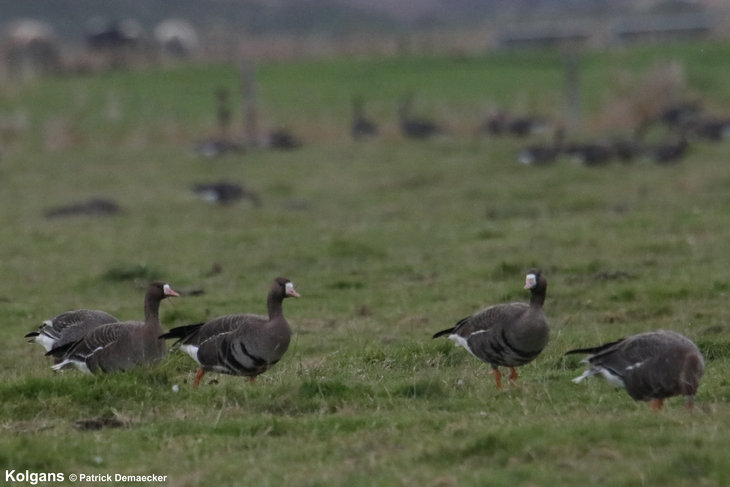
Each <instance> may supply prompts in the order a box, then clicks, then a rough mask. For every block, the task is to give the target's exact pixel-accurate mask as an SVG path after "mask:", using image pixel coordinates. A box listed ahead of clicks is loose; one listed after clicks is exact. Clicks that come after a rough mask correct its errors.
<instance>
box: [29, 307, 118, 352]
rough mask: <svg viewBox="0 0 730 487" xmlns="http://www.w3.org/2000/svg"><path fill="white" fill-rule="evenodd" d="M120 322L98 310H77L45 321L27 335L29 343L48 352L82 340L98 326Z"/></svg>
mask: <svg viewBox="0 0 730 487" xmlns="http://www.w3.org/2000/svg"><path fill="white" fill-rule="evenodd" d="M117 321H119V320H118V319H117V318H116V317H115V316H112V315H110V314H109V313H107V312H106V311H101V310H97V309H77V310H73V311H66V312H65V313H61V314H60V315H58V316H55V317H53V318H50V319H48V320H45V321H44V322H43V323H41V325H40V326H39V327H38V331H32V332H30V333H28V334H26V335H25V338H28V339H29V340H28V342H29V343H33V342H35V343H38V344H40V345H41V346H42V347H43V348H45V349H46V352H49V351H50V350H52V349H54V348H56V347H60V346H63V345H66V344H68V343H73V342H76V341H78V340H81V339H82V338H83V337H84V335H86V334H87V333H88V332H89V331H91V330H93V329H94V328H96V327H97V326H100V325H104V324H106V323H115V322H117Z"/></svg>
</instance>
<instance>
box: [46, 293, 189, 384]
mask: <svg viewBox="0 0 730 487" xmlns="http://www.w3.org/2000/svg"><path fill="white" fill-rule="evenodd" d="M170 296H179V294H178V293H177V292H175V291H173V290H172V288H171V287H170V285H169V284H167V283H164V282H153V283H151V284H150V285H149V287H148V288H147V293H146V294H145V298H144V316H145V321H144V322H142V321H122V322H117V323H108V324H105V325H101V326H98V327H96V328H94V329H93V330H91V331H90V332H88V333H87V334H86V335H84V337H83V338H81V339H80V340H78V341H76V342H71V343H68V344H66V345H63V346H59V347H55V348H53V349H51V350H50V351H49V352H48V353H47V354H46V355H52V356H53V357H55V358H57V359H59V362H58V363H57V364H56V365H54V366H53V369H54V370H60V369H62V368H63V367H65V366H66V365H74V366H76V368H78V369H79V370H82V371H84V372H90V373H91V372H97V371H100V372H117V371H123V370H127V369H130V368H132V367H134V366H136V365H142V364H147V363H152V362H156V361H158V360H160V359H161V358H163V357H164V356H165V352H166V348H165V342H164V340H160V339H159V336H160V335H161V334H162V332H163V331H164V330H163V329H162V325H161V324H160V316H159V310H160V302H161V301H162V300H163V299H165V298H167V297H170Z"/></svg>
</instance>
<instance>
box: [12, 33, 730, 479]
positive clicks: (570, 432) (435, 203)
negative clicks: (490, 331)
mask: <svg viewBox="0 0 730 487" xmlns="http://www.w3.org/2000/svg"><path fill="white" fill-rule="evenodd" d="M729 49H730V46H728V45H726V44H718V45H706V44H699V45H698V44H687V45H677V46H671V47H669V48H656V47H653V48H640V49H635V50H630V51H629V50H626V51H616V52H611V53H589V54H586V56H585V57H584V59H583V62H582V65H583V68H584V73H583V79H584V80H585V86H584V94H585V97H584V100H585V102H586V109H587V110H588V111H587V112H586V113H585V116H586V130H588V131H590V129H591V127H593V125H592V123H593V121H594V120H595V119H599V118H600V110H602V109H603V107H604V103H605V101H606V100H608V99H610V97H611V96H613V95H612V91H611V90H612V86H611V84H610V80H611V79H613V76H615V74H616V73H617V72H619V71H623V70H628V71H632V72H639V71H641V70H642V69H645V68H648V67H650V66H651V65H653V64H655V63H658V62H663V61H668V60H675V59H676V60H679V61H680V62H681V63H683V65H684V69H685V71H686V73H687V79H688V83H689V86H688V90H690V91H693V92H701V93H703V96H704V97H705V98H706V99H707V100H711V101H713V102H714V104H713V105H712V106H713V109H714V110H716V111H722V109H723V108H725V107H726V106H727V102H728V99H729V96H730V92H728V89H727V83H724V82H721V80H723V79H724V77H726V76H727V75H728V72H727V69H726V68H723V66H724V64H722V63H719V62H718V59H725V58H726V57H727V55H728V50H729ZM560 63H561V60H560V56H558V55H555V54H546V53H526V54H524V55H509V56H507V55H504V54H495V55H490V56H488V57H484V58H463V59H447V58H408V59H382V60H381V59H363V60H330V61H318V62H309V63H305V62H301V63H295V64H276V65H263V66H260V67H259V72H258V75H259V84H260V87H259V88H260V90H259V91H260V95H261V100H260V103H261V108H262V112H263V113H264V117H265V121H266V122H267V124H269V123H271V124H273V123H276V122H286V123H287V124H288V125H289V126H290V128H292V129H293V130H294V131H295V132H297V133H300V134H302V135H303V136H304V138H305V140H307V141H308V142H309V143H307V144H306V145H305V146H304V147H303V148H302V149H300V150H298V151H294V152H282V153H277V152H267V151H258V150H254V151H249V152H247V153H245V154H243V155H239V156H228V157H224V158H222V159H218V160H213V161H210V160H200V159H198V158H196V157H194V156H193V155H191V152H190V148H191V147H192V144H193V143H194V141H195V140H196V139H197V138H200V137H203V136H205V135H206V134H209V133H213V132H214V127H215V123H214V103H213V101H214V98H213V94H212V93H213V90H214V89H215V88H216V87H218V86H221V85H223V86H228V87H230V88H231V89H232V90H235V88H236V86H237V80H236V72H235V70H234V69H230V68H227V67H215V66H212V67H211V66H205V67H185V68H177V69H174V70H166V71H149V72H142V73H134V72H130V73H112V74H108V75H105V76H100V77H81V78H75V77H68V78H61V79H50V80H43V81H38V82H37V83H34V84H29V85H24V86H13V87H5V88H4V89H3V90H2V91H0V115H2V116H9V115H12V114H17V113H24V114H26V119H27V123H26V125H24V126H22V127H20V128H19V129H17V130H14V131H10V130H5V131H4V132H2V139H1V140H3V143H4V147H6V148H7V149H6V150H4V154H3V158H2V160H1V161H0V189H1V190H0V205H1V207H2V210H0V241H1V242H2V244H1V246H0V248H2V252H3V258H2V259H1V260H0V275H2V276H3V279H2V280H0V303H1V304H2V306H0V322H1V323H2V328H0V330H1V331H0V337H2V341H3V343H4V344H5V347H4V351H3V353H2V354H0V428H2V435H0V465H2V466H3V467H5V468H12V469H16V470H17V471H24V470H25V469H29V470H31V471H39V472H40V471H48V472H50V471H62V472H65V473H67V474H68V473H72V472H86V473H127V474H142V473H158V474H163V475H168V476H169V479H170V480H169V482H168V484H169V485H176V486H178V485H181V486H185V485H191V486H192V485H200V484H202V483H205V484H206V485H216V484H217V485H221V486H224V485H244V484H248V483H256V484H258V485H264V486H265V485H272V486H274V485H302V486H316V485H348V486H360V485H362V486H370V485H378V486H380V485H434V486H450V485H489V486H502V485H504V486H533V485H565V486H578V485H580V486H584V485H586V484H588V483H600V484H601V485H610V486H634V485H658V484H664V485H695V484H698V485H710V486H721V485H727V484H728V483H730V467H729V466H728V464H727V461H726V459H725V457H726V454H725V452H726V451H727V449H728V446H729V445H728V440H727V435H725V434H724V430H723V426H724V425H725V424H727V423H728V421H730V408H728V400H729V399H730V394H728V390H729V389H728V386H729V385H730V384H729V382H728V379H727V375H728V373H727V372H728V369H729V367H730V362H729V361H728V351H729V350H730V328H729V327H728V325H727V313H726V302H727V297H728V290H729V289H730V285H728V282H727V278H726V274H727V273H726V272H725V267H726V266H725V263H726V261H727V244H726V242H728V241H729V240H730V228H728V226H727V224H726V223H727V214H728V211H730V196H729V195H728V192H727V187H728V185H729V184H730V172H728V166H727V161H726V160H725V159H726V154H727V150H728V147H730V146H727V145H723V144H719V145H709V144H697V145H694V146H693V148H692V152H691V154H690V156H689V157H688V159H687V160H685V161H684V162H682V163H681V164H679V165H677V166H673V167H657V166H654V165H651V164H648V163H637V164H635V165H631V166H619V165H615V166H609V167H605V168H583V167H578V166H575V165H573V164H571V163H569V162H567V161H563V162H561V163H559V164H557V165H556V166H554V167H550V168H531V167H523V166H521V165H519V164H517V162H516V151H517V149H518V148H519V146H520V143H519V142H516V141H514V140H508V139H502V140H500V139H487V138H483V139H476V138H474V137H473V134H472V132H471V130H470V127H474V126H476V124H478V122H479V120H480V117H481V116H482V115H483V113H484V112H483V108H484V107H485V106H486V105H487V104H489V103H492V102H496V103H499V104H503V105H505V106H508V107H510V106H514V107H518V108H519V107H520V106H522V107H525V106H533V107H536V108H539V109H541V110H545V111H552V110H555V111H559V110H560V97H561V96H562V95H561V93H562V91H561V90H562V71H561V69H562V68H561V64H560ZM407 91H413V92H414V93H416V96H417V98H416V104H417V107H418V110H419V112H422V113H426V114H429V115H431V116H434V117H439V118H441V117H444V118H445V119H447V120H449V121H450V124H451V127H452V128H454V130H453V132H452V134H451V135H450V136H448V137H443V138H439V139H436V140H432V141H428V142H425V143H415V142H411V141H407V140H403V139H402V138H400V137H399V136H398V135H397V133H396V132H395V121H394V120H395V119H394V108H395V101H396V99H397V97H398V96H400V95H402V94H403V93H405V92H407ZM353 93H363V94H364V95H365V96H366V98H367V99H368V110H369V112H370V113H372V115H373V116H374V117H375V118H377V119H379V120H381V121H382V122H383V123H384V124H385V125H384V130H385V135H384V137H383V138H381V139H380V140H377V141H373V142H369V143H364V144H363V143H355V142H353V141H350V140H349V139H348V137H347V117H348V113H349V105H348V103H349V97H350V95H351V94H353ZM236 123H239V122H238V121H236ZM218 179H232V180H235V181H239V182H242V183H244V184H245V185H247V186H248V187H250V188H251V189H253V190H256V191H257V192H259V193H260V195H261V197H262V201H263V204H262V206H261V207H260V208H254V207H253V206H251V205H249V204H248V203H246V202H243V203H241V204H237V205H234V206H231V207H225V208H218V207H213V206H209V205H207V204H204V203H202V202H200V201H198V200H197V199H195V198H194V197H192V195H191V192H190V188H191V186H192V185H193V184H194V183H195V182H200V181H210V180H218ZM100 195H102V196H108V197H111V198H114V199H115V200H116V201H117V202H118V203H119V204H120V206H121V207H122V210H123V212H122V213H121V214H120V215H117V216H114V217H110V218H87V217H80V218H70V219H63V220H47V219H45V218H44V217H43V213H44V211H45V210H46V209H47V208H49V207H51V206H56V205H62V204H66V203H69V202H73V201H77V200H81V199H85V198H88V197H92V196H100ZM535 266H539V267H541V268H542V269H543V270H544V272H545V273H546V275H547V277H548V280H549V287H548V300H547V303H546V312H547V315H548V317H549V320H550V322H551V326H552V335H551V342H550V343H549V345H548V347H547V349H546V350H545V351H544V352H543V354H542V355H541V356H540V357H538V359H537V360H536V361H535V362H533V363H531V364H529V365H527V366H525V367H523V368H522V369H521V377H520V380H519V381H518V384H517V385H513V386H508V387H506V388H505V390H504V391H502V392H499V391H497V390H496V389H495V386H494V381H493V378H492V375H491V372H490V370H489V367H488V366H486V365H485V364H482V363H480V362H478V361H477V360H476V359H474V358H473V357H471V356H469V355H468V354H467V353H466V352H465V351H464V350H461V349H456V348H455V347H453V345H452V344H451V343H450V342H448V341H447V340H431V339H430V337H431V335H432V334H433V333H434V332H436V331H438V330H441V329H443V328H446V327H448V326H450V325H452V324H453V323H454V322H455V321H456V320H457V319H459V318H461V317H463V316H465V315H467V314H469V313H471V312H473V311H476V310H477V309H479V308H481V307H483V306H486V305H489V304H494V303H498V302H502V301H507V300H521V299H525V298H526V296H525V293H524V290H522V280H523V279H524V272H525V271H526V270H527V269H529V268H531V267H535ZM214 268H218V269H220V272H214V271H213V270H214ZM277 275H285V276H287V277H289V278H291V279H292V280H293V281H294V283H295V284H296V287H297V290H298V291H299V292H300V293H301V294H302V298H301V299H299V300H288V301H287V302H286V303H285V308H286V310H285V311H286V314H287V316H288V318H289V321H290V322H291V324H292V326H293V328H294V331H295V336H294V338H293V341H292V345H291V348H290V350H289V352H288V353H287V355H286V356H285V357H284V359H283V360H282V361H281V363H279V364H278V365H277V366H276V367H274V368H273V369H272V370H271V371H269V372H267V373H266V374H265V375H263V376H261V377H260V378H259V380H258V381H257V383H256V384H255V385H249V384H248V383H247V381H245V380H243V379H241V378H236V377H227V376H217V375H215V374H210V375H208V376H206V378H205V379H204V381H203V384H202V385H201V387H200V388H199V389H198V390H192V388H191V386H190V384H191V382H192V378H193V374H194V372H195V367H194V365H193V362H192V361H191V360H190V359H189V358H187V357H186V356H183V355H182V354H180V353H172V354H171V355H170V356H169V357H168V359H166V360H165V361H164V362H163V363H161V364H159V365H158V366H156V367H154V368H150V369H141V370H135V371H131V372H129V373H126V374H117V375H110V376H99V377H93V376H84V375H81V374H79V373H76V372H74V371H68V372H64V373H59V374H54V373H53V372H52V371H51V370H50V363H49V362H48V361H47V360H46V358H45V357H43V355H42V351H41V349H40V347H38V346H35V345H29V344H26V343H24V341H23V338H22V336H23V334H25V333H26V332H28V331H30V330H32V329H33V328H34V327H36V326H37V325H38V324H39V323H40V322H41V321H42V320H44V319H46V318H48V317H50V316H53V315H55V314H57V313H60V312H62V311H64V310H66V309H72V308H78V307H91V308H102V309H105V310H107V311H109V312H111V313H114V314H116V315H117V316H119V317H120V318H123V319H137V318H140V317H141V314H142V309H141V308H142V294H143V292H144V286H145V285H146V282H147V281H148V280H150V279H158V278H161V279H166V280H168V281H169V282H170V283H171V285H172V286H173V288H175V289H178V288H180V289H193V288H203V289H204V290H205V294H203V295H202V296H184V297H182V298H179V299H175V300H166V301H164V302H163V303H162V308H161V316H162V321H163V325H164V326H165V327H166V328H169V327H172V326H177V325H182V324H186V323H192V322H197V321H200V320H203V319H206V318H208V317H212V316H216V315H221V314H225V313H230V312H264V308H265V292H266V289H267V288H268V284H269V282H270V280H271V279H272V278H274V277H275V276H277ZM657 328H669V329H674V330H677V331H680V332H683V333H685V334H687V335H688V336H690V337H691V338H693V339H694V340H695V341H697V343H698V344H699V345H700V347H701V348H702V350H703V352H704V354H705V358H706V373H705V377H704V379H703V382H702V385H701V388H700V391H699V394H698V397H697V411H696V412H695V414H688V413H687V412H686V411H685V410H684V407H683V402H682V400H681V399H680V398H675V399H673V400H669V401H668V402H667V404H666V406H665V409H664V410H663V411H662V412H660V413H658V414H657V413H653V412H651V411H650V410H649V408H648V406H647V405H646V404H643V403H638V404H637V403H634V402H633V401H632V400H631V399H630V398H629V397H628V395H627V394H625V393H624V392H623V391H615V390H613V389H612V388H611V387H609V386H608V385H607V384H605V383H604V382H603V381H601V380H598V379H595V380H591V381H588V382H587V383H584V384H581V385H575V384H572V383H571V382H570V379H571V378H573V377H575V376H577V375H579V374H580V372H581V371H582V369H583V366H582V365H581V364H579V363H578V360H579V359H578V358H575V357H564V356H563V353H564V352H565V351H566V350H568V349H570V348H574V347H577V346H587V345H592V344H598V343H599V342H601V341H607V340H611V339H615V338H617V337H619V336H622V335H625V334H629V333H636V332H640V331H644V330H649V329H657ZM213 379H215V380H216V381H217V382H215V383H211V382H210V381H211V380H213ZM175 386H178V387H177V388H176V387H175ZM175 389H178V390H177V392H176V391H175ZM88 418H114V419H117V420H119V421H121V422H122V423H123V425H124V427H122V428H106V429H102V430H99V431H94V430H82V429H79V428H78V427H77V426H76V422H77V421H79V420H83V419H88Z"/></svg>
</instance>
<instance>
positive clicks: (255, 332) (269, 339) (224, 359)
mask: <svg viewBox="0 0 730 487" xmlns="http://www.w3.org/2000/svg"><path fill="white" fill-rule="evenodd" d="M289 297H294V298H298V297H299V293H297V291H296V290H295V289H294V284H293V283H292V282H291V281H290V280H289V279H287V278H284V277H277V278H276V279H275V280H274V282H273V283H272V284H271V288H270V289H269V294H268V297H267V300H266V303H267V308H268V313H269V314H268V317H267V316H261V315H256V314H248V313H245V314H229V315H225V316H219V317H217V318H213V319H212V320H210V321H208V322H206V323H196V324H193V325H186V326H180V327H177V328H173V329H171V330H170V331H169V332H168V333H165V334H164V335H162V336H161V337H160V338H164V339H170V338H176V339H177V340H178V341H177V342H175V344H174V345H173V347H174V346H179V347H180V349H181V350H183V351H184V352H186V353H187V354H188V355H190V356H191V357H192V358H193V360H195V361H196V362H197V363H198V364H199V368H198V372H197V374H196V376H195V381H194V382H193V387H198V385H199V384H200V380H201V379H202V378H203V376H204V375H205V373H206V372H208V371H213V372H220V373H223V374H230V375H240V376H245V377H248V378H249V380H251V381H252V382H253V381H254V380H255V378H256V376H258V375H259V374H261V373H263V372H265V371H266V370H268V369H269V368H270V367H271V366H273V365H274V364H276V363H277V362H278V361H279V360H280V359H281V358H282V357H283V356H284V354H285V353H286V351H287V348H288V347H289V341H290V339H291V328H290V327H289V323H288V322H287V321H286V318H284V311H283V306H282V303H283V301H284V299H286V298H289Z"/></svg>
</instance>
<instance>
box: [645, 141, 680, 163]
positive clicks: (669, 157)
mask: <svg viewBox="0 0 730 487" xmlns="http://www.w3.org/2000/svg"><path fill="white" fill-rule="evenodd" d="M688 148H689V142H688V141H687V137H686V136H685V135H684V134H682V135H680V137H679V139H677V140H675V141H669V142H665V143H662V144H658V145H656V146H654V147H652V148H649V156H650V157H651V159H652V160H653V161H654V162H655V163H657V164H673V163H676V162H679V161H680V160H681V159H682V158H683V157H684V156H685V155H686V154H687V149H688Z"/></svg>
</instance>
